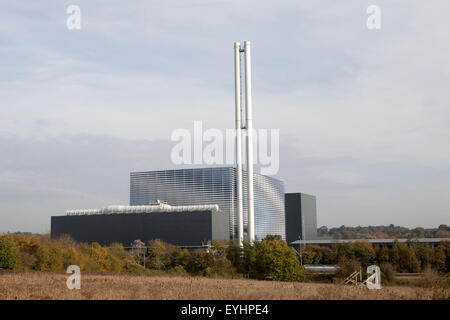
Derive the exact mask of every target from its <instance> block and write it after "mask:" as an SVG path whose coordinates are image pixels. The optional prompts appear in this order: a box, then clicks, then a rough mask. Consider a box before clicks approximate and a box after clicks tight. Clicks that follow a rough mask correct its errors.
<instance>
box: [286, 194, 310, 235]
mask: <svg viewBox="0 0 450 320" xmlns="http://www.w3.org/2000/svg"><path fill="white" fill-rule="evenodd" d="M285 204H286V205H285V211H286V241H287V243H291V242H293V241H296V240H300V239H301V240H312V239H316V238H317V211H316V197H315V196H311V195H308V194H304V193H286V194H285Z"/></svg>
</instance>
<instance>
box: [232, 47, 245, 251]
mask: <svg viewBox="0 0 450 320" xmlns="http://www.w3.org/2000/svg"><path fill="white" fill-rule="evenodd" d="M234 83H235V96H236V98H235V104H236V167H237V168H236V169H237V198H238V232H237V237H238V243H239V246H240V247H242V246H243V243H242V242H243V241H244V204H243V202H244V197H243V191H242V130H241V129H242V108H241V100H242V98H241V44H240V43H239V42H235V43H234Z"/></svg>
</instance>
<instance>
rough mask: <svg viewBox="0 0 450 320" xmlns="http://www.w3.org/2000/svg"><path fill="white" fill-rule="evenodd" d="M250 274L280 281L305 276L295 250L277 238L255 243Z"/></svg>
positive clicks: (301, 278)
mask: <svg viewBox="0 0 450 320" xmlns="http://www.w3.org/2000/svg"><path fill="white" fill-rule="evenodd" d="M250 274H251V276H252V277H254V278H256V279H273V280H280V281H300V280H303V279H304V276H305V274H304V270H303V267H301V266H300V264H299V262H298V259H297V256H296V253H295V251H294V250H293V249H292V248H290V247H289V246H288V245H287V244H286V242H284V241H278V240H268V241H267V240H264V241H262V242H261V243H256V244H255V254H254V259H252V261H251V272H250Z"/></svg>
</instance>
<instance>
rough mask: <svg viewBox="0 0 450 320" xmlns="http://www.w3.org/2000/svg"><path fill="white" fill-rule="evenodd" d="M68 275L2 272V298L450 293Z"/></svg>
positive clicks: (380, 296)
mask: <svg viewBox="0 0 450 320" xmlns="http://www.w3.org/2000/svg"><path fill="white" fill-rule="evenodd" d="M67 277H68V275H67V274H64V273H56V272H42V271H20V272H17V271H16V272H14V271H9V272H6V271H2V272H0V299H187V300H194V299H200V300H204V299H220V300H222V299H238V300H240V299H245V300H247V299H248V300H251V299H270V300H272V299H275V300H277V299H283V300H284V299H294V300H297V299H396V300H399V299H401V300H403V299H442V298H448V297H449V296H450V291H449V289H442V288H420V287H383V288H382V289H381V290H368V289H367V288H366V287H365V286H346V285H338V284H320V283H298V282H297V283H293V282H277V281H257V280H236V279H231V280H228V279H209V278H197V277H167V276H166V277H164V276H144V275H142V276H141V275H129V274H94V273H83V274H82V278H81V289H80V290H68V289H67V287H66V280H67Z"/></svg>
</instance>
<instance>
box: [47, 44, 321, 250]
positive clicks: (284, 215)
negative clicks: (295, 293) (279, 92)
mask: <svg viewBox="0 0 450 320" xmlns="http://www.w3.org/2000/svg"><path fill="white" fill-rule="evenodd" d="M242 59H244V66H243V68H241V60H242ZM234 62H235V107H236V109H235V114H236V166H232V167H210V168H195V169H176V170H160V171H145V172H132V173H131V175H130V206H109V207H106V208H103V209H88V210H70V211H68V212H66V216H58V217H52V218H51V236H52V237H53V238H55V237H58V236H60V235H63V234H68V235H70V236H71V237H72V238H73V239H74V240H76V241H79V242H98V243H100V244H103V245H109V244H111V243H113V242H120V243H122V244H123V245H124V246H130V245H131V243H132V242H133V241H134V240H141V241H144V242H148V240H152V239H161V240H163V241H166V242H169V243H171V244H174V245H178V246H184V247H189V246H202V245H205V244H207V243H208V242H210V241H212V240H228V239H237V241H238V244H239V245H241V246H242V243H243V241H248V242H250V243H252V242H253V241H255V240H256V239H264V238H265V237H266V236H267V235H279V236H281V238H282V239H283V240H286V241H287V242H288V243H291V242H294V241H298V240H312V239H314V238H316V228H317V225H316V224H317V223H316V198H315V197H314V196H309V195H305V194H300V193H295V194H285V192H284V183H283V182H282V181H280V180H278V179H275V178H273V177H269V176H265V175H260V174H257V173H254V172H253V163H254V162H253V137H252V135H253V133H252V132H253V129H252V128H253V127H252V121H253V120H252V96H251V74H250V73H251V71H250V70H251V68H250V42H249V41H245V43H244V45H243V46H242V45H241V44H240V43H238V42H236V43H235V44H234ZM243 71H245V72H244V74H245V75H244V82H245V86H244V88H245V90H244V91H245V92H244V93H245V94H244V95H242V94H241V87H242V84H241V78H242V76H241V73H242V72H243ZM243 97H245V118H244V117H243V115H242V113H243V110H244V108H242V105H243V103H242V102H243V101H242V99H243ZM244 130H245V131H246V143H245V146H246V148H245V149H246V150H243V143H242V138H243V131H244ZM243 151H244V152H243ZM243 153H244V154H245V156H246V163H247V165H246V170H245V171H244V170H243ZM159 200H161V201H163V203H162V204H161V203H160V202H159Z"/></svg>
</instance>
